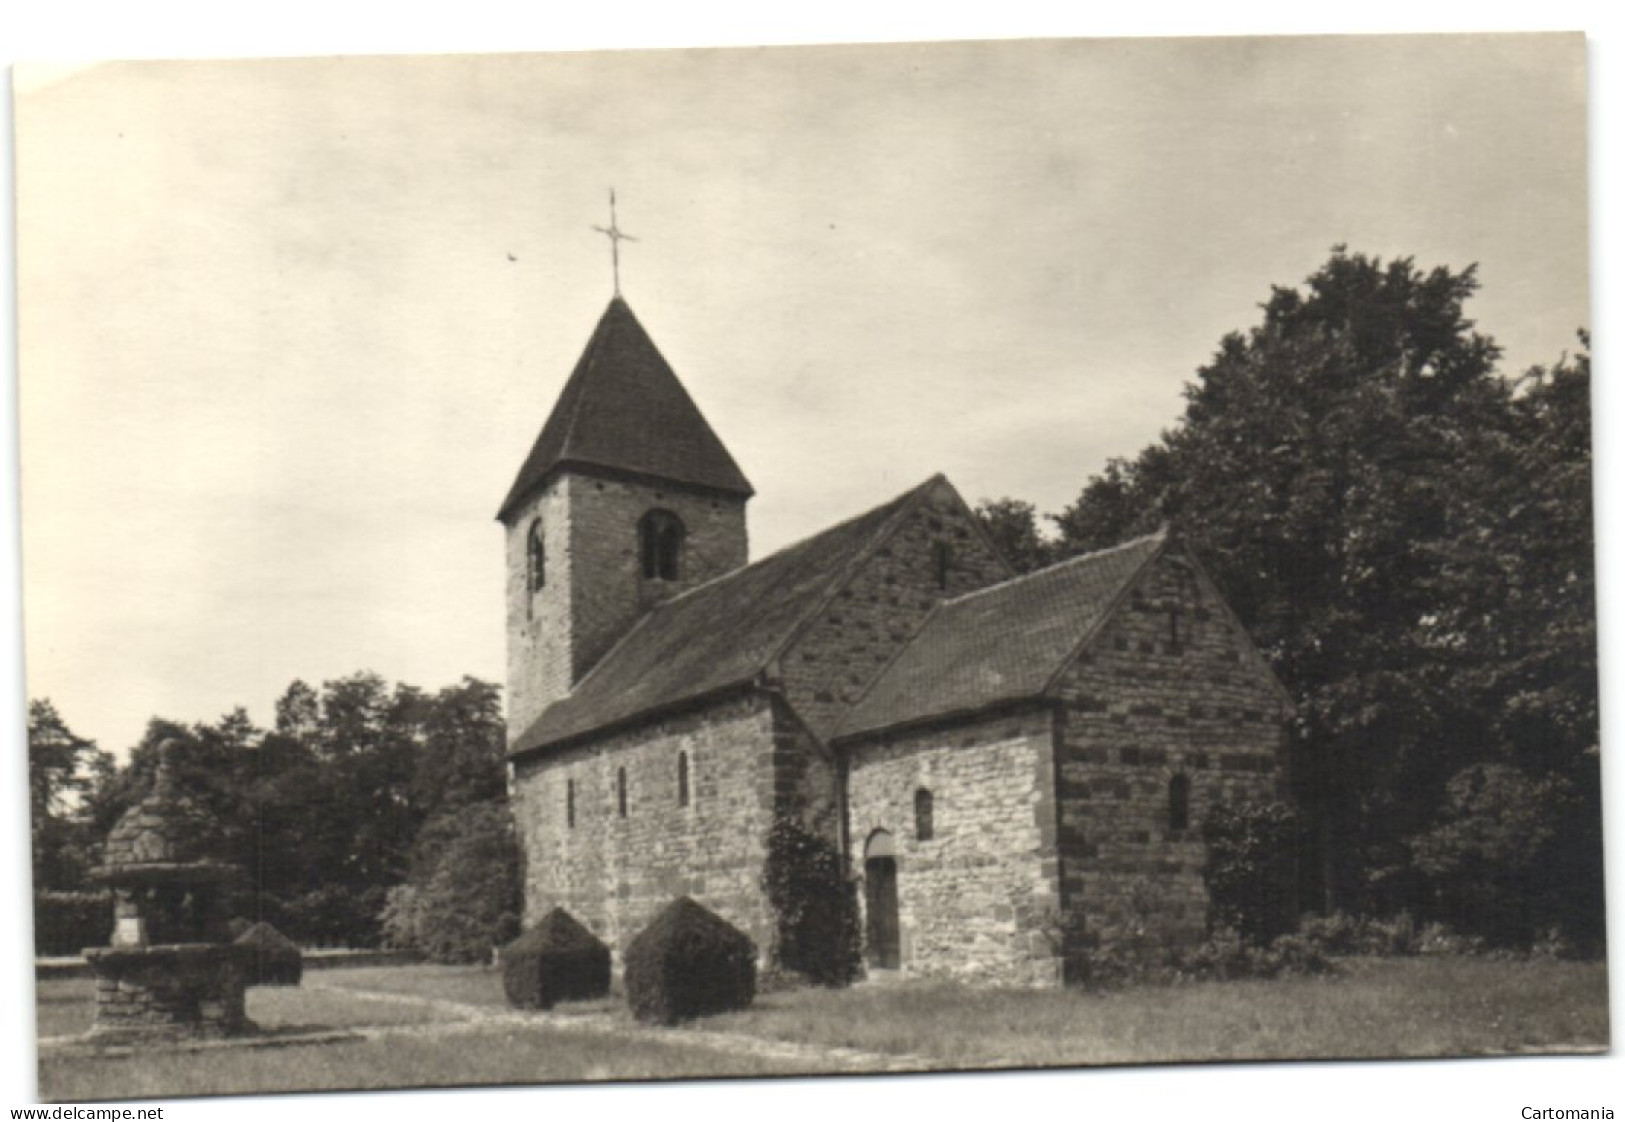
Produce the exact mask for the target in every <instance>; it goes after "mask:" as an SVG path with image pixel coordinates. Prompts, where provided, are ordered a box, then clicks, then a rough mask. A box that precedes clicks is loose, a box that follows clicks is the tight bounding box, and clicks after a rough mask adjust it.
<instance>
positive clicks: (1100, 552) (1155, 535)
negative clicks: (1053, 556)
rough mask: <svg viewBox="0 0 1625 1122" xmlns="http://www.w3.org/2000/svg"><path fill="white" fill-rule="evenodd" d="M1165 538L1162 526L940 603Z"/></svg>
mask: <svg viewBox="0 0 1625 1122" xmlns="http://www.w3.org/2000/svg"><path fill="white" fill-rule="evenodd" d="M1167 537H1168V527H1166V526H1163V527H1161V528H1159V529H1157V530H1153V531H1152V532H1151V533H1149V534H1141V535H1140V536H1139V537H1137V538H1130V539H1129V540H1128V541H1122V542H1118V543H1117V544H1116V545H1108V546H1106V547H1105V548H1103V549H1096V550H1092V551H1091V552H1089V553H1079V554H1076V555H1074V556H1072V557H1063V558H1061V560H1059V561H1054V562H1051V563H1050V564H1048V565H1045V566H1044V567H1043V568H1042V569H1032V570H1030V571H1028V572H1025V573H1017V574H1016V575H1015V576H1013V577H1008V578H1006V579H1005V580H1001V581H999V582H998V583H996V584H989V585H984V586H983V587H981V588H974V589H972V590H971V591H969V592H962V593H960V594H959V595H958V596H955V597H953V598H952V599H949V600H944V601H942V603H943V605H944V606H947V605H950V604H958V603H960V602H962V601H965V600H970V599H973V598H975V597H977V596H981V595H983V594H984V593H988V592H997V591H998V590H999V589H1001V588H1007V587H1009V586H1010V585H1012V584H1017V583H1019V582H1021V581H1024V580H1029V579H1031V578H1033V577H1039V576H1043V575H1044V574H1046V573H1053V572H1055V571H1056V570H1057V569H1062V568H1066V567H1067V566H1070V565H1077V564H1079V563H1081V562H1084V561H1097V560H1099V559H1100V558H1102V557H1105V556H1107V555H1108V554H1112V553H1118V552H1121V551H1122V550H1125V549H1128V548H1130V547H1131V546H1136V545H1144V544H1145V543H1146V542H1149V541H1154V540H1158V539H1162V540H1166V539H1167Z"/></svg>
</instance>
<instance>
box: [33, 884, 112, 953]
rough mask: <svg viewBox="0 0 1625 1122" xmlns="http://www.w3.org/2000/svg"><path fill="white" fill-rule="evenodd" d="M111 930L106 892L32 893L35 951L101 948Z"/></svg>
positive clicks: (55, 951)
mask: <svg viewBox="0 0 1625 1122" xmlns="http://www.w3.org/2000/svg"><path fill="white" fill-rule="evenodd" d="M112 932H113V897H112V895H111V894H110V893H107V892H36V893H34V953H35V954H38V955H69V954H78V953H79V952H80V951H82V950H84V949H85V948H86V947H104V946H106V945H107V942H108V939H109V938H111V936H112Z"/></svg>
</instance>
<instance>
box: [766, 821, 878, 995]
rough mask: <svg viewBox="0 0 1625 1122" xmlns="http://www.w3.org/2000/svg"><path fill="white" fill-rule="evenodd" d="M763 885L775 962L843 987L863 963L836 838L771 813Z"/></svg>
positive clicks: (853, 896) (852, 889) (853, 901)
mask: <svg viewBox="0 0 1625 1122" xmlns="http://www.w3.org/2000/svg"><path fill="white" fill-rule="evenodd" d="M762 887H763V889H764V890H765V891H766V892H767V900H768V904H769V906H770V907H771V908H772V909H773V914H774V915H775V916H776V917H777V921H778V923H777V928H776V930H775V933H774V944H773V947H772V951H771V953H770V955H769V958H770V960H771V961H772V963H773V965H774V967H775V968H776V969H778V970H781V971H784V972H786V973H788V974H791V975H794V976H798V977H800V978H804V979H806V980H807V981H809V982H812V983H813V984H815V985H820V986H844V985H846V984H847V983H849V982H851V981H853V980H854V979H855V978H857V976H858V974H859V971H860V970H861V968H862V951H863V947H862V933H861V931H860V930H859V928H858V901H857V888H856V886H855V885H854V884H853V882H852V881H851V879H850V878H848V877H847V876H846V874H845V863H844V862H843V861H842V859H841V854H840V851H839V850H837V849H836V848H835V845H834V843H832V842H830V841H829V840H828V839H826V838H823V837H820V836H818V835H817V834H815V833H813V832H812V831H811V830H808V829H807V828H806V827H805V826H803V825H802V824H801V822H800V820H799V818H797V817H796V816H795V815H790V814H784V815H779V816H777V817H775V819H774V821H773V827H772V829H771V830H770V831H769V833H768V840H767V867H766V869H765V870H764V871H763V874H762Z"/></svg>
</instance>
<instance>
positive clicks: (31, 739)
mask: <svg viewBox="0 0 1625 1122" xmlns="http://www.w3.org/2000/svg"><path fill="white" fill-rule="evenodd" d="M107 762H108V761H107V758H106V753H104V752H101V751H99V750H98V749H97V747H96V744H95V742H94V741H91V740H86V739H85V738H84V737H82V736H79V735H77V734H76V733H75V732H74V731H73V730H72V729H70V728H69V727H68V723H67V722H66V721H64V720H63V719H62V715H61V714H60V713H58V712H57V710H56V706H54V705H52V704H51V702H50V700H49V699H44V698H42V699H40V700H37V701H30V702H29V703H28V810H29V832H30V838H31V840H32V849H33V871H34V888H35V890H36V891H37V890H40V889H47V888H52V889H68V888H78V887H80V885H81V884H82V882H83V878H84V874H85V871H86V869H87V868H88V867H89V866H90V865H92V864H95V855H94V854H93V853H92V852H91V850H92V848H93V837H92V834H91V833H90V831H89V830H88V824H89V823H88V820H87V815H86V813H85V808H84V806H83V803H82V797H83V796H84V795H85V794H86V792H88V791H89V790H90V788H91V783H92V781H93V776H94V775H96V774H98V773H99V772H100V771H102V770H105V768H106V766H107Z"/></svg>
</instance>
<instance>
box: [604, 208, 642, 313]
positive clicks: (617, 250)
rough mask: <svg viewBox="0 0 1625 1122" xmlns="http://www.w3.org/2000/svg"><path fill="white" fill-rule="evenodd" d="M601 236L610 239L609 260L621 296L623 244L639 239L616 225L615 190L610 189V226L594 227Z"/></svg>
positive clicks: (617, 292)
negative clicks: (623, 231) (624, 232)
mask: <svg viewBox="0 0 1625 1122" xmlns="http://www.w3.org/2000/svg"><path fill="white" fill-rule="evenodd" d="M593 229H594V230H597V231H598V232H599V233H600V234H603V235H604V236H605V237H606V238H608V239H609V259H610V263H611V265H613V267H614V269H615V295H617V296H619V295H620V294H621V243H622V242H635V241H637V240H638V239H636V238H634V237H633V236H632V235H631V234H623V233H621V228H620V227H619V226H617V225H615V188H613V187H611V188H610V189H609V225H608V226H594V227H593Z"/></svg>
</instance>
